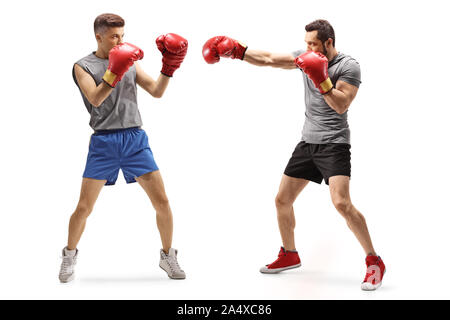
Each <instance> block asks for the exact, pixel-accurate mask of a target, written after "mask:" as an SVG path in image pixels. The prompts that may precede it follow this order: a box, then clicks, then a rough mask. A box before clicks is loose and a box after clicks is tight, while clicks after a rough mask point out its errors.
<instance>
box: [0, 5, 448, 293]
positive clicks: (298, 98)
mask: <svg viewBox="0 0 450 320" xmlns="http://www.w3.org/2000/svg"><path fill="white" fill-rule="evenodd" d="M444 4H445V1H378V2H376V4H375V3H373V4H372V3H371V4H368V3H365V2H361V1H325V0H322V1H310V2H306V1H278V2H274V1H265V0H264V1H263V0H260V1H234V0H231V1H226V2H223V1H221V2H219V1H195V2H194V1H171V2H170V3H167V2H165V1H145V2H144V1H133V0H128V1H111V0H110V1H77V2H72V3H70V4H69V3H66V2H61V1H22V2H19V3H16V4H12V3H11V2H9V3H8V4H2V8H1V12H2V19H0V24H1V25H0V26H1V30H2V38H1V39H2V45H1V48H2V50H0V55H1V58H0V61H2V68H1V69H2V73H1V76H0V88H1V90H2V95H1V98H2V101H1V106H2V109H1V110H2V118H1V119H2V125H1V126H0V134H1V146H2V147H1V157H0V164H1V169H2V179H1V182H0V183H1V201H0V214H1V215H0V250H1V257H2V258H1V263H0V298H2V299H18V298H20V299H22V298H24V299H50V298H56V299H69V298H74V299H78V298H83V299H333V298H340V299H418V298H420V299H433V298H438V299H448V298H450V295H449V293H448V290H447V287H448V286H449V285H450V281H449V280H448V277H447V276H446V272H447V267H448V264H449V263H450V258H449V257H450V256H449V255H448V254H447V251H448V243H449V232H448V226H449V223H450V217H449V214H450V212H449V211H450V210H449V206H448V187H447V181H448V178H449V173H448V166H449V153H448V138H447V136H448V129H447V128H448V125H447V122H448V119H449V116H450V111H449V107H450V105H449V103H448V98H447V94H446V92H447V91H448V89H447V82H448V80H447V78H448V71H449V67H448V62H447V60H448V52H449V49H450V46H449V44H448V30H449V23H448V18H447V15H446V12H447V11H446V10H445V8H444ZM105 12H113V13H117V14H119V15H121V16H122V17H123V18H124V19H125V21H126V26H125V41H128V42H131V43H134V44H136V45H138V46H140V47H141V48H142V49H143V50H144V52H145V57H144V59H143V60H142V61H141V66H142V67H143V68H144V70H145V71H146V72H147V73H149V74H150V75H151V76H152V77H154V78H156V77H157V76H158V74H159V71H160V68H161V54H160V52H159V51H158V50H157V48H156V46H155V42H154V41H155V39H156V37H157V36H159V35H160V34H163V33H168V32H174V33H178V34H180V35H182V36H183V37H185V38H187V39H188V40H189V50H188V54H187V56H186V59H185V61H184V62H183V64H182V66H181V68H180V69H179V70H178V71H176V73H175V75H174V77H173V79H172V80H171V82H170V84H169V87H168V89H167V91H166V93H165V96H164V97H163V98H162V99H153V98H152V97H151V96H150V95H148V94H147V93H146V92H145V91H143V90H142V89H138V90H139V91H138V103H139V108H140V111H141V115H142V118H143V122H144V129H145V130H146V131H147V133H148V135H149V140H150V144H151V147H152V150H153V152H154V155H155V159H156V161H157V163H158V165H159V167H160V169H161V173H162V175H163V178H164V181H165V185H166V190H167V194H168V196H169V200H170V203H171V206H172V210H173V213H174V223H175V230H174V231H175V232H174V243H173V245H174V247H175V248H178V249H179V261H180V264H181V266H182V267H183V269H184V270H185V271H186V273H187V279H186V280H185V281H172V280H170V279H168V278H167V276H166V275H165V273H164V272H163V271H162V270H160V269H159V267H158V262H159V249H160V246H161V244H160V239H159V234H158V231H157V228H156V223H155V214H154V211H153V209H152V207H151V204H150V201H149V200H148V198H147V196H146V195H145V193H144V192H143V191H142V190H141V188H140V187H139V185H138V184H131V185H126V184H125V181H124V179H123V177H122V175H121V174H120V175H119V179H118V181H117V184H116V185H115V186H113V187H105V188H104V189H103V191H102V192H101V194H100V197H99V200H98V202H97V204H96V207H95V209H94V212H93V214H92V215H91V217H90V218H89V219H88V224H87V227H86V231H85V233H84V235H83V238H82V240H81V242H80V244H79V250H80V254H79V263H78V265H77V280H76V281H75V282H73V283H70V284H67V285H62V284H60V283H59V281H58V277H57V276H58V271H59V266H60V262H61V260H60V255H61V249H62V248H63V247H64V245H65V244H66V239H67V228H68V222H69V217H70V215H71V214H72V212H73V210H74V208H75V206H76V203H77V201H78V197H79V191H80V185H81V175H82V172H83V169H84V165H85V161H86V156H87V151H88V141H89V136H90V134H91V133H92V130H91V128H90V127H89V125H88V122H89V114H88V113H87V112H86V110H85V107H84V105H83V103H82V99H81V96H80V93H79V91H78V89H77V87H76V86H75V84H74V82H73V80H72V75H71V69H72V65H73V63H74V62H75V61H76V60H78V59H79V58H81V57H83V56H85V55H87V54H89V53H90V52H92V51H94V50H95V49H96V42H95V38H94V34H93V21H94V19H95V17H96V16H97V15H99V14H101V13H105ZM317 18H325V19H328V20H329V21H330V22H331V23H332V25H333V26H334V29H335V32H336V47H337V49H338V50H339V51H342V52H344V53H347V54H350V55H351V56H353V57H354V58H356V59H357V60H358V61H359V62H360V65H361V69H362V84H361V87H360V90H359V93H358V96H357V97H356V99H355V101H354V102H353V104H352V106H351V108H350V110H349V123H350V127H351V130H352V180H351V194H352V200H353V202H354V204H355V205H356V207H357V208H358V209H359V210H360V211H361V212H362V213H363V214H364V215H365V217H366V220H367V222H368V226H369V231H370V232H371V236H372V240H373V242H374V245H375V249H376V250H377V252H378V253H379V254H380V255H381V256H382V257H383V259H384V261H385V263H386V266H387V273H386V276H385V279H384V281H383V286H382V288H381V289H380V290H378V291H376V292H362V291H361V290H360V289H359V284H360V282H361V281H362V279H363V277H364V273H365V265H364V258H365V256H364V252H363V250H362V249H361V247H360V246H359V244H358V242H357V240H356V238H354V236H353V234H352V233H351V232H350V231H349V229H348V228H347V226H346V224H345V221H344V220H343V219H342V218H341V217H340V216H339V214H338V213H337V212H336V211H335V210H334V207H333V206H332V204H331V201H330V197H329V192H328V188H327V187H326V186H325V185H324V184H322V185H320V186H319V185H316V184H310V185H309V186H308V187H307V188H306V189H305V191H304V192H303V193H302V194H301V195H300V197H299V199H298V200H297V202H296V203H295V211H296V218H297V228H296V244H297V249H298V250H299V252H300V256H301V259H302V264H303V266H302V267H301V268H300V269H296V270H293V271H290V272H286V273H284V274H279V275H274V276H270V275H262V274H260V273H259V271H258V270H259V267H261V266H262V265H264V264H266V263H269V262H272V261H273V260H274V259H275V258H276V255H277V253H278V250H279V246H280V245H281V239H280V237H279V233H278V226H277V222H276V211H275V206H274V198H275V195H276V192H277V190H278V185H279V182H280V179H281V175H282V172H283V170H284V167H285V165H286V163H287V161H288V159H289V157H290V155H291V153H292V151H293V149H294V147H295V145H296V144H297V142H298V141H299V140H300V132H301V127H302V125H303V120H304V100H303V94H304V92H303V84H302V78H301V76H300V73H299V71H295V70H291V71H286V70H278V69H271V68H258V67H255V66H252V65H249V64H247V63H245V62H242V61H235V60H230V59H222V61H221V62H220V63H218V64H216V65H207V64H206V63H205V62H204V61H203V58H202V55H201V49H202V46H203V43H204V42H205V41H206V40H207V39H209V38H210V37H212V36H215V35H228V36H230V37H233V38H235V39H238V40H240V41H242V42H244V43H246V44H247V45H248V46H249V48H252V49H253V48H254V49H262V50H267V51H272V52H291V51H293V50H296V49H299V48H303V47H304V41H303V39H304V26H305V25H306V24H307V23H309V22H311V21H313V20H315V19H317Z"/></svg>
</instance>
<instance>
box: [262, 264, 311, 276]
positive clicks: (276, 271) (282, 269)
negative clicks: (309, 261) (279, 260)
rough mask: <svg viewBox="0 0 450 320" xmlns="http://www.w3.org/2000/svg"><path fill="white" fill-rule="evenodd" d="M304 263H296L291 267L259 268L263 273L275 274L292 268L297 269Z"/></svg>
mask: <svg viewBox="0 0 450 320" xmlns="http://www.w3.org/2000/svg"><path fill="white" fill-rule="evenodd" d="M301 265H302V264H301V263H299V264H296V265H293V266H289V267H284V268H277V269H269V268H266V267H263V268H261V269H259V272H261V273H267V274H274V273H280V272H282V271H286V270H290V269H295V268H299V267H300V266H301Z"/></svg>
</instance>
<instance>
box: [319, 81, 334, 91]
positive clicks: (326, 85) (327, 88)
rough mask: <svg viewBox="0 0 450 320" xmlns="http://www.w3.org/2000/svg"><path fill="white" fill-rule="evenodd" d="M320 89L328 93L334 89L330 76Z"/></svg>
mask: <svg viewBox="0 0 450 320" xmlns="http://www.w3.org/2000/svg"><path fill="white" fill-rule="evenodd" d="M320 89H321V91H322V94H325V93H328V92H329V91H331V89H333V83H332V82H331V79H330V78H327V80H325V81H324V82H322V83H321V84H320Z"/></svg>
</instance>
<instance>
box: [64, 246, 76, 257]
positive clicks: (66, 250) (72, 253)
mask: <svg viewBox="0 0 450 320" xmlns="http://www.w3.org/2000/svg"><path fill="white" fill-rule="evenodd" d="M76 253H77V249H73V250H69V249H67V247H66V248H64V254H65V255H66V256H69V257H74V256H75V254H76Z"/></svg>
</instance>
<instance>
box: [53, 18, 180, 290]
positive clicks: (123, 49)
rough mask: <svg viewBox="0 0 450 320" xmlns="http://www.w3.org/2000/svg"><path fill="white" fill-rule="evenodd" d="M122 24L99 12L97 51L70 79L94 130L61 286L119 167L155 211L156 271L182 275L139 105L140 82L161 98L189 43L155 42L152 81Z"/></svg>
mask: <svg viewBox="0 0 450 320" xmlns="http://www.w3.org/2000/svg"><path fill="white" fill-rule="evenodd" d="M124 25H125V21H124V20H123V19H122V18H121V17H120V16H118V15H115V14H102V15H100V16H98V17H97V18H96V19H95V22H94V32H95V37H96V40H97V44H98V48H97V51H95V52H93V53H91V54H89V55H87V56H86V57H84V58H82V59H80V60H79V61H77V62H76V63H75V64H74V67H73V79H74V81H75V83H76V85H77V86H78V88H79V89H80V92H81V96H82V98H83V101H84V104H85V106H86V108H87V110H88V112H89V113H90V115H91V119H90V123H89V124H90V126H91V127H92V129H94V134H93V135H92V136H91V140H90V143H89V154H88V157H87V162H86V168H85V171H84V174H83V180H82V185H81V193H80V199H79V202H78V205H77V207H76V209H75V212H74V213H73V214H72V216H71V218H70V223H69V236H68V243H67V246H66V247H65V248H64V249H63V261H62V264H61V269H60V273H59V279H60V281H61V282H69V281H71V280H73V279H74V275H75V273H74V267H75V264H76V261H77V258H78V249H77V245H78V242H79V241H80V238H81V235H82V233H83V230H84V228H85V225H86V220H87V218H88V216H89V215H90V213H91V212H92V210H93V207H94V204H95V201H96V200H97V198H98V195H99V193H100V190H101V189H102V187H103V186H104V185H114V184H115V182H116V179H117V177H118V173H119V169H122V172H123V175H124V177H125V180H126V182H127V183H133V182H136V181H137V182H138V183H139V184H140V185H141V187H142V188H143V189H144V190H145V192H146V193H147V195H148V196H149V198H150V201H151V203H152V205H153V207H154V208H155V210H156V220H157V226H158V230H159V232H160V236H161V242H162V246H163V248H162V249H161V250H160V264H159V265H160V267H161V268H162V269H163V270H165V271H166V272H167V274H168V276H169V277H170V278H172V279H184V278H185V277H186V275H185V273H184V271H183V270H182V269H181V268H180V266H179V264H178V261H177V250H176V249H174V248H172V232H173V218H172V212H171V209H170V205H169V201H168V199H167V196H166V192H165V190H164V184H163V180H162V178H161V174H160V172H159V169H158V166H157V165H156V163H155V160H154V159H153V153H152V151H151V149H150V146H149V144H148V138H147V135H146V133H145V131H144V130H143V129H141V126H142V121H141V116H140V113H139V109H138V106H137V98H136V92H137V87H136V84H138V85H139V86H140V87H141V88H143V89H144V90H145V91H147V92H148V93H150V94H151V95H152V96H153V97H155V98H160V97H161V96H162V95H163V94H164V91H165V90H166V88H167V85H168V83H169V80H170V77H172V75H173V73H174V71H175V70H176V69H178V68H179V67H180V65H181V63H182V62H183V59H184V56H185V55H186V52H187V47H188V43H187V40H186V39H184V38H182V37H180V36H178V35H176V34H170V33H169V34H167V35H163V36H160V37H158V38H157V39H156V44H157V47H158V49H159V50H160V51H161V53H162V55H163V58H162V62H163V67H162V70H161V74H160V75H159V77H158V79H157V80H156V81H155V80H153V79H152V78H151V77H150V76H148V75H147V74H146V73H145V72H144V71H143V70H142V69H141V67H140V66H139V65H138V64H137V63H136V61H137V60H140V59H142V58H143V56H144V53H143V51H142V50H141V49H139V48H138V47H136V46H134V45H132V44H130V43H124V42H123V36H124Z"/></svg>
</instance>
